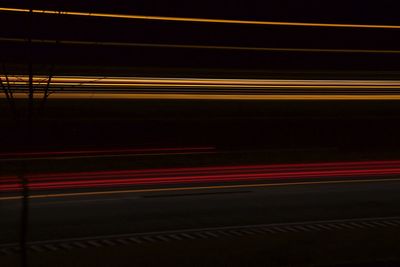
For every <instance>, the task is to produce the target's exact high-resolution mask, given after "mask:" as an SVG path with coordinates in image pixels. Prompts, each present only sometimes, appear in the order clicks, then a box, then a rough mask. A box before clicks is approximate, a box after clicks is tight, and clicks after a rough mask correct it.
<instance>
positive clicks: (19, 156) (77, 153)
mask: <svg viewBox="0 0 400 267" xmlns="http://www.w3.org/2000/svg"><path fill="white" fill-rule="evenodd" d="M213 152H215V147H211V146H210V147H170V148H132V149H102V150H98V149H97V150H74V151H72V150H70V151H40V152H8V153H7V152H5V153H0V161H12V160H24V159H52V158H62V159H65V158H82V157H93V158H97V157H114V156H136V155H176V154H202V153H213ZM0 178H1V177H0Z"/></svg>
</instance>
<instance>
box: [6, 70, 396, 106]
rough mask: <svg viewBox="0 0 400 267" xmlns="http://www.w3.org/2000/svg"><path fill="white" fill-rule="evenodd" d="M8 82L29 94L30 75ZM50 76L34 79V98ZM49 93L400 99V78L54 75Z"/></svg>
mask: <svg viewBox="0 0 400 267" xmlns="http://www.w3.org/2000/svg"><path fill="white" fill-rule="evenodd" d="M0 78H1V79H3V78H5V77H4V76H2V75H0ZM8 80H9V85H10V89H11V90H12V92H13V96H14V97H15V98H17V99H23V98H26V97H27V94H26V93H27V92H28V85H29V78H28V77H27V76H24V75H10V76H8ZM45 80H46V77H44V76H36V77H34V79H33V84H34V87H35V92H36V93H35V94H34V97H35V98H41V97H42V96H43V92H44V89H45V86H46V82H44V81H45ZM50 91H51V92H53V93H52V94H51V96H50V98H53V99H171V100H173V99H183V100H399V99H400V81H399V80H309V79H308V80H300V79H207V78H165V77H164V78H160V77H158V78H157V77H96V76H92V77H91V76H54V77H53V78H52V82H51V84H50ZM1 96H2V97H3V98H4V97H5V95H1Z"/></svg>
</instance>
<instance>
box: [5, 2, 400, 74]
mask: <svg viewBox="0 0 400 267" xmlns="http://www.w3.org/2000/svg"><path fill="white" fill-rule="evenodd" d="M1 3H2V4H1V6H9V7H25V8H26V7H27V4H26V3H27V1H26V2H25V3H20V4H17V3H16V1H13V0H2V1H1ZM32 4H33V5H34V8H38V9H40V8H43V9H53V10H71V11H93V12H108V13H126V14H139V15H164V16H185V17H207V18H226V19H248V20H277V21H301V22H321V23H360V24H362V23H365V24H400V16H399V15H398V10H399V9H398V8H397V6H398V1H311V0H306V1H288V0H279V1H251V0H248V1H233V2H230V1H229V2H228V1H160V0H158V1H156V0H142V1H111V0H108V1H75V0H73V1H61V0H59V1H44V0H42V1H39V0H38V1H32ZM27 21H28V20H27V16H26V14H5V13H2V14H0V23H2V24H5V25H7V27H6V28H3V29H2V32H1V33H0V36H1V37H17V38H25V37H26V33H27ZM32 27H33V31H32V34H33V38H37V39H59V40H81V41H100V42H101V41H113V42H139V43H153V44H154V43H155V44H196V45H223V46H253V47H280V48H285V47H295V48H328V49H378V50H379V49H390V50H400V37H399V36H400V31H399V30H382V29H379V30H377V29H335V28H314V27H282V26H278V27H270V26H248V25H224V24H202V23H179V22H159V21H140V20H129V21H127V20H119V19H107V18H102V19H97V18H83V17H71V16H63V17H55V16H51V15H50V16H49V15H46V16H43V15H35V16H34V19H33V24H32ZM0 45H1V46H5V47H3V48H4V49H6V50H7V51H11V52H10V53H8V54H7V55H3V57H2V60H3V61H5V62H10V61H16V62H23V61H24V59H25V58H26V57H25V56H24V55H25V53H24V51H25V50H26V49H25V47H24V46H22V47H21V45H20V44H0ZM13 51H14V52H13ZM35 51H36V53H35V54H36V55H38V56H37V58H35V59H34V60H35V61H36V62H38V63H41V62H44V63H46V62H48V59H49V58H52V60H56V61H57V62H56V63H57V64H58V65H60V64H79V65H92V66H93V65H107V66H116V65H122V66H133V67H143V66H145V67H162V68H164V67H180V68H188V67H189V68H193V67H196V68H210V67H213V68H233V69H250V70H251V69H290V70H301V69H324V70H395V71H397V70H399V69H400V66H399V63H398V62H400V60H399V57H400V56H399V55H377V54H372V55H371V54H326V53H280V52H277V53H275V52H274V53H266V52H238V51H222V50H220V51H214V50H193V49H169V48H168V49H155V48H135V49H132V48H121V47H118V48H116V47H95V48H94V47H81V46H62V45H60V46H59V47H57V48H56V49H55V48H54V46H51V45H50V46H44V45H40V46H37V47H35Z"/></svg>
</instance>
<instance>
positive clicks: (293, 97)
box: [2, 92, 400, 101]
mask: <svg viewBox="0 0 400 267" xmlns="http://www.w3.org/2000/svg"><path fill="white" fill-rule="evenodd" d="M27 97H28V96H27V94H26V93H14V98H16V99H27ZM41 97H43V93H35V94H34V98H41ZM2 98H4V95H2ZM49 98H50V99H138V100H140V99H143V100H145V99H147V100H151V99H157V100H163V99H164V100H253V101H254V100H259V101H260V100H400V94H399V95H396V94H391V95H389V94H382V95H373V94H369V95H350V94H349V95H348V94H332V95H328V94H298V95H297V94H292V95H289V94H288V95H282V94H271V95H264V94H197V93H196V94H189V93H186V94H185V93H181V94H179V93H178V94H177V93H164V94H160V93H97V92H95V93H83V92H82V93H62V92H61V93H54V94H51V95H50V96H49Z"/></svg>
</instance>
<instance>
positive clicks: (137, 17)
mask: <svg viewBox="0 0 400 267" xmlns="http://www.w3.org/2000/svg"><path fill="white" fill-rule="evenodd" d="M0 11H4V12H22V13H28V12H29V11H30V10H29V9H23V8H7V7H0ZM32 12H33V13H36V14H50V15H51V14H53V15H56V14H60V15H70V16H85V17H103V18H117V19H134V20H156V21H157V20H158V21H177V22H200V23H223V24H247V25H266V26H300V27H334V28H372V29H400V26H399V25H371V24H341V23H309V22H288V21H256V20H233V19H211V18H188V17H168V16H145V15H129V14H110V13H95V12H73V11H56V10H40V9H33V10H32Z"/></svg>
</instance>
